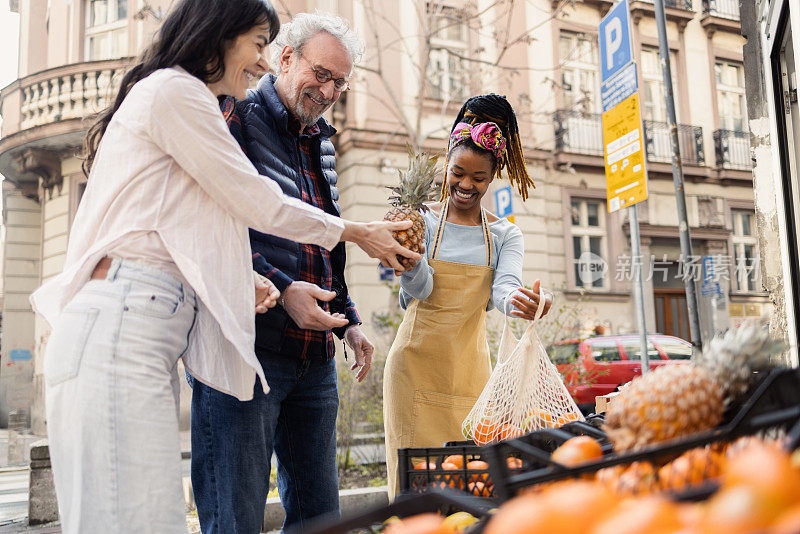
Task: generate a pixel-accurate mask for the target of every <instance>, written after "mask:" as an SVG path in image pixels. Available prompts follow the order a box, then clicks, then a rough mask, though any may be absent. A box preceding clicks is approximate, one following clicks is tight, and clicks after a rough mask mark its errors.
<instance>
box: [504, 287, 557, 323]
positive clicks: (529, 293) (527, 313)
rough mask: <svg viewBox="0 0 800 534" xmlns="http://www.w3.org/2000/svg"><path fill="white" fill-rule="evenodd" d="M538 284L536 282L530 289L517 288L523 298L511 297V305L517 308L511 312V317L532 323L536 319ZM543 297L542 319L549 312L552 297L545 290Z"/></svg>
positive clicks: (519, 296) (517, 295)
mask: <svg viewBox="0 0 800 534" xmlns="http://www.w3.org/2000/svg"><path fill="white" fill-rule="evenodd" d="M540 284H541V282H540V281H539V280H536V281H535V282H534V283H533V286H532V288H531V289H528V288H525V287H521V288H519V293H522V294H523V295H525V296H524V297H523V296H522V295H520V294H519V293H517V294H515V295H514V296H513V297H511V304H512V305H513V306H514V307H515V308H517V309H516V310H512V311H511V315H513V316H514V317H519V318H521V319H526V320H528V321H533V319H534V318H535V317H536V310H538V309H539V304H540V302H539V287H540ZM544 295H545V297H544V311H543V312H542V317H544V316H545V315H547V312H549V311H550V306H552V305H553V295H552V294H551V293H550V292H549V291H547V290H545V291H544Z"/></svg>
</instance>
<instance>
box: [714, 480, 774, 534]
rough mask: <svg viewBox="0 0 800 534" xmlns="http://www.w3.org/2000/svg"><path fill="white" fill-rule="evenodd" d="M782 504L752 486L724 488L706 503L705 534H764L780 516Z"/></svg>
mask: <svg viewBox="0 0 800 534" xmlns="http://www.w3.org/2000/svg"><path fill="white" fill-rule="evenodd" d="M780 509H781V506H780V503H778V502H776V501H775V500H774V499H772V498H770V496H769V495H767V494H765V493H764V492H762V491H759V490H758V489H756V488H755V487H752V486H733V487H724V488H722V489H721V490H720V491H718V492H717V493H716V494H715V495H714V496H713V497H711V499H709V501H708V502H707V503H706V510H705V513H704V514H703V519H702V521H701V523H700V524H701V528H700V531H701V532H703V533H705V534H717V533H720V532H723V533H725V534H744V533H751V532H761V531H762V530H763V529H765V528H766V527H767V526H769V524H770V523H772V521H773V520H774V519H775V517H777V515H778V514H779V513H780Z"/></svg>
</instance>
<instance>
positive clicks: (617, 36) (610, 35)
mask: <svg viewBox="0 0 800 534" xmlns="http://www.w3.org/2000/svg"><path fill="white" fill-rule="evenodd" d="M605 30H606V32H605V33H606V35H605V37H606V70H612V69H613V68H614V52H616V51H617V50H619V47H620V45H621V44H622V21H621V20H620V19H618V18H612V19H610V20H609V21H608V24H606V28H605Z"/></svg>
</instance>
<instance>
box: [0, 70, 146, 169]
mask: <svg viewBox="0 0 800 534" xmlns="http://www.w3.org/2000/svg"><path fill="white" fill-rule="evenodd" d="M130 61H131V60H130V59H129V58H125V59H116V60H106V61H92V62H87V63H75V64H72V65H64V66H61V67H56V68H52V69H48V70H44V71H41V72H37V73H34V74H31V75H30V76H26V77H25V78H21V79H18V80H15V81H14V82H12V83H11V84H9V85H8V86H7V87H5V88H4V89H3V90H2V91H0V114H2V117H3V123H2V128H1V129H0V173H2V174H3V175H4V176H5V177H6V178H7V179H9V180H10V181H11V182H14V183H15V184H18V185H19V184H21V183H22V182H35V181H36V180H38V177H40V176H42V171H41V168H42V166H33V167H31V165H30V162H31V161H33V160H39V161H41V160H48V161H49V160H52V159H53V158H56V157H60V154H61V153H62V152H64V151H72V150H74V149H75V147H78V146H80V144H81V140H82V138H83V135H84V133H85V131H86V128H87V127H88V124H87V123H86V122H85V121H84V120H83V119H85V118H87V117H89V116H91V115H93V114H95V113H97V112H98V111H101V110H103V109H104V108H105V107H107V106H108V105H109V103H110V100H111V98H113V95H114V94H115V91H116V90H117V88H118V87H119V82H120V80H121V78H122V75H123V73H124V72H125V69H126V68H127V67H128V66H129V65H130ZM32 154H35V156H32ZM46 167H48V168H51V167H53V165H47V166H46ZM59 178H60V177H59ZM46 181H47V180H46Z"/></svg>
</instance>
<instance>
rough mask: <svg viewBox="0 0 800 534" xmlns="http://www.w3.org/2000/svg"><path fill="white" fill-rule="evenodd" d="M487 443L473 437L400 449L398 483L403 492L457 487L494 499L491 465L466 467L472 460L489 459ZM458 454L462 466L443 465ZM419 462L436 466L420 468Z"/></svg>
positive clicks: (412, 492)
mask: <svg viewBox="0 0 800 534" xmlns="http://www.w3.org/2000/svg"><path fill="white" fill-rule="evenodd" d="M484 452H485V447H480V446H478V445H475V443H474V442H472V441H457V442H447V443H445V444H444V446H442V447H420V448H409V449H398V451H397V456H398V484H399V487H400V492H401V493H410V494H417V493H423V492H426V491H428V490H431V489H448V488H449V489H454V490H459V491H462V492H466V493H469V494H471V495H474V496H476V497H481V498H485V499H491V498H493V497H494V494H493V493H492V491H491V486H490V484H489V483H490V482H491V480H490V477H489V465H488V462H487V463H486V467H482V468H480V469H469V468H467V466H468V464H469V462H472V461H481V462H486V459H485V458H484V456H483V455H484ZM450 456H458V457H460V458H461V461H462V466H463V467H462V468H460V469H443V468H442V467H441V465H442V463H444V460H445V459H446V458H448V457H450ZM420 464H423V465H431V464H434V465H435V466H436V468H435V469H425V468H421V469H417V468H416V467H417V466H419V465H420Z"/></svg>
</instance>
